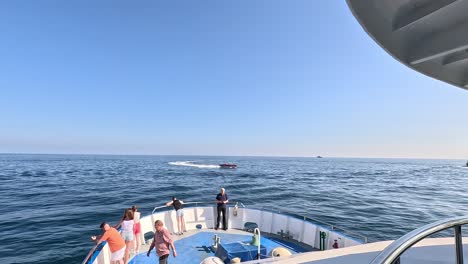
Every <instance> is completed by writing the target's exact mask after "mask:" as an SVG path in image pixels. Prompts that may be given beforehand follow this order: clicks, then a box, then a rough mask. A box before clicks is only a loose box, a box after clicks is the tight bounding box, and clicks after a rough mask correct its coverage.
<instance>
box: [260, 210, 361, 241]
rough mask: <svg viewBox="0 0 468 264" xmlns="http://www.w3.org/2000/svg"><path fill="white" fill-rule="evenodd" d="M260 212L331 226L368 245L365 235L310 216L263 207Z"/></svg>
mask: <svg viewBox="0 0 468 264" xmlns="http://www.w3.org/2000/svg"><path fill="white" fill-rule="evenodd" d="M253 209H255V208H253ZM260 210H269V211H271V212H278V213H286V214H289V215H292V216H296V217H300V218H303V219H304V220H307V219H308V220H310V222H315V223H320V224H323V225H325V226H329V227H330V230H332V231H333V230H341V231H344V232H345V233H346V234H350V235H354V236H356V237H359V238H361V239H362V240H363V241H364V243H367V237H366V236H363V235H361V234H358V233H356V232H352V231H349V230H347V229H344V228H341V227H339V226H337V225H333V224H330V223H327V222H324V221H320V220H317V219H315V218H312V217H308V216H305V215H300V214H297V213H294V212H291V211H288V210H277V209H265V207H261V208H260Z"/></svg>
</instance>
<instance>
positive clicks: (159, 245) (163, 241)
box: [146, 220, 177, 264]
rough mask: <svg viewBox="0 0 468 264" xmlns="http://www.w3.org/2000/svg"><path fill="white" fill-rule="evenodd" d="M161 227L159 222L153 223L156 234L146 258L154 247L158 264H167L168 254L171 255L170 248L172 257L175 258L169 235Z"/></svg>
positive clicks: (172, 243)
mask: <svg viewBox="0 0 468 264" xmlns="http://www.w3.org/2000/svg"><path fill="white" fill-rule="evenodd" d="M163 226H164V224H163V222H162V221H161V220H156V221H155V222H154V228H155V229H156V232H155V233H154V239H153V243H151V246H150V248H149V250H148V253H146V256H148V257H149V255H150V253H151V250H153V248H155V247H156V255H158V257H159V264H167V259H168V258H169V253H171V252H170V248H172V255H173V256H174V258H175V257H176V256H177V252H176V248H175V246H174V242H173V241H172V238H171V234H170V233H169V231H168V230H167V229H165V228H164V227H163Z"/></svg>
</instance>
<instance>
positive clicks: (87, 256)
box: [81, 244, 99, 264]
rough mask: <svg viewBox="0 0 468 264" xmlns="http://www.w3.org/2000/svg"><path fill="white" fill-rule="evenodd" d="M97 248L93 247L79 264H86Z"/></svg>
mask: <svg viewBox="0 0 468 264" xmlns="http://www.w3.org/2000/svg"><path fill="white" fill-rule="evenodd" d="M98 246H99V244H96V245H94V247H93V248H92V249H91V250H90V251H89V253H88V255H86V258H85V259H84V260H83V262H81V264H88V261H89V260H90V259H91V257H92V256H93V255H94V252H95V251H96V249H97V247H98Z"/></svg>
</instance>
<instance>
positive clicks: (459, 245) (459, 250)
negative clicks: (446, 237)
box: [453, 225, 463, 264]
mask: <svg viewBox="0 0 468 264" xmlns="http://www.w3.org/2000/svg"><path fill="white" fill-rule="evenodd" d="M453 229H454V231H455V252H456V255H457V264H463V242H462V231H461V226H460V225H458V226H455V227H454V228H453Z"/></svg>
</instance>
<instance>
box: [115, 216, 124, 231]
mask: <svg viewBox="0 0 468 264" xmlns="http://www.w3.org/2000/svg"><path fill="white" fill-rule="evenodd" d="M123 221H124V219H123V218H122V219H120V221H119V223H118V224H117V225H115V226H114V228H115V229H119V227H120V226H121V225H122V223H123Z"/></svg>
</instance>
